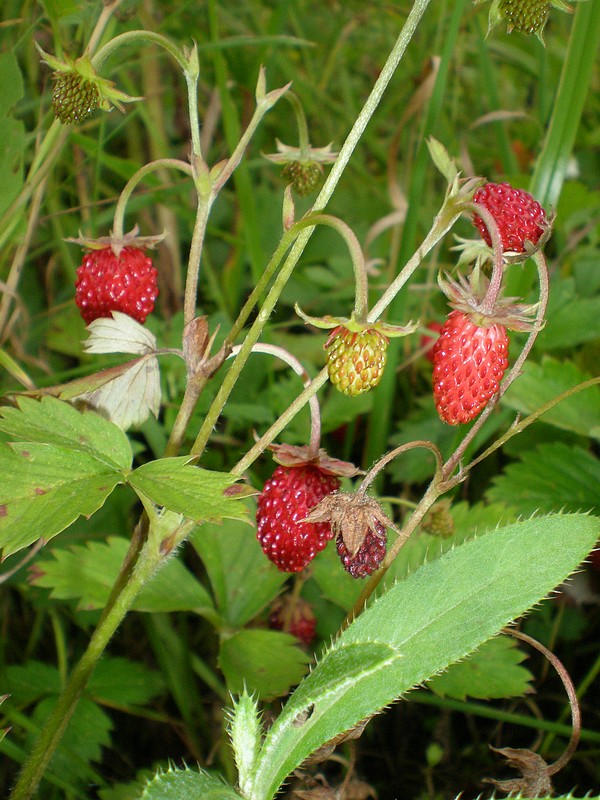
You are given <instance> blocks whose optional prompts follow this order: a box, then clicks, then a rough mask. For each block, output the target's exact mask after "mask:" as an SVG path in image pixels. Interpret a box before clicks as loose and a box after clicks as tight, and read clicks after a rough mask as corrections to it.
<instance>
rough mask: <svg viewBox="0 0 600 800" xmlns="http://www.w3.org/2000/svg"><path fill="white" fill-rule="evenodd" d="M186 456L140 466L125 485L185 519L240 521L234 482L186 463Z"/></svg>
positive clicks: (244, 513)
mask: <svg viewBox="0 0 600 800" xmlns="http://www.w3.org/2000/svg"><path fill="white" fill-rule="evenodd" d="M189 461H190V459H189V457H188V456H183V457H180V458H160V459H158V460H156V461H150V462H149V463H147V464H143V465H142V466H141V467H138V468H137V469H136V470H134V472H132V473H131V474H130V475H129V477H128V483H129V484H130V485H131V486H132V487H133V488H134V489H135V490H136V492H138V493H140V492H141V493H142V494H144V495H146V497H148V498H150V500H152V502H153V503H156V504H157V505H159V506H164V507H165V508H168V509H169V510H170V511H174V512H175V513H177V514H183V516H184V517H187V518H188V519H193V520H196V521H197V522H204V521H207V520H221V519H223V517H230V518H233V519H244V518H245V517H246V516H247V510H246V508H245V506H244V505H243V504H242V503H240V502H239V498H240V494H239V493H238V492H237V489H238V488H239V489H240V490H241V493H242V494H244V493H245V491H244V488H243V487H241V486H240V487H234V484H235V483H236V481H237V478H236V477H235V476H233V475H231V474H230V473H228V472H211V471H209V470H207V469H201V468H200V467H196V466H194V465H193V464H190V463H189Z"/></svg>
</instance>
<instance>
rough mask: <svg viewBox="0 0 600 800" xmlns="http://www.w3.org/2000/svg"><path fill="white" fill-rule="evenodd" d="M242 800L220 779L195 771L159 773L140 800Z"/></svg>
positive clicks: (175, 770)
mask: <svg viewBox="0 0 600 800" xmlns="http://www.w3.org/2000/svg"><path fill="white" fill-rule="evenodd" d="M200 798H201V800H240V795H239V794H238V793H237V792H236V791H234V790H233V789H232V787H231V786H227V785H226V784H225V783H223V781H222V780H220V778H215V777H213V776H212V775H208V774H207V773H206V772H198V771H196V770H193V769H173V768H171V769H169V771H168V772H159V773H158V775H156V776H155V777H154V778H153V779H152V780H151V781H150V782H149V783H148V785H147V786H146V788H145V789H144V791H143V792H142V794H141V796H140V798H139V800H200Z"/></svg>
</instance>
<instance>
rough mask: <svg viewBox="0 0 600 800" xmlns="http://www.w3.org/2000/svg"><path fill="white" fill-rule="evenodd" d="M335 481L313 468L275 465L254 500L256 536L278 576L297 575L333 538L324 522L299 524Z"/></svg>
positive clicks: (332, 487) (337, 485) (332, 476)
mask: <svg viewBox="0 0 600 800" xmlns="http://www.w3.org/2000/svg"><path fill="white" fill-rule="evenodd" d="M339 486H340V482H339V479H338V478H336V477H335V476H334V475H328V474H327V473H326V472H324V471H323V470H321V469H319V467H317V466H315V465H314V464H305V465H303V466H298V467H285V466H283V465H279V466H278V467H277V468H276V469H275V472H274V473H273V475H272V476H271V478H269V480H268V481H267V482H266V483H265V486H264V489H263V490H262V492H261V494H260V495H259V498H258V507H257V511H256V526H257V530H256V536H257V538H258V541H259V542H260V545H261V547H262V549H263V551H264V553H265V555H266V556H267V558H268V559H269V560H270V561H272V562H273V563H274V564H275V566H276V567H277V568H278V569H280V570H281V571H282V572H300V570H302V569H304V567H306V565H307V564H309V563H310V562H311V561H312V559H313V558H314V557H315V556H316V554H317V553H319V552H320V551H321V550H322V549H323V548H324V547H325V545H326V544H327V542H328V541H329V539H331V538H332V536H333V534H332V531H331V526H330V525H329V523H328V522H316V523H315V522H302V520H303V519H304V518H305V517H306V516H307V514H308V513H309V511H310V510H311V509H312V508H314V506H316V505H317V503H318V502H319V501H320V500H322V499H323V498H324V497H326V496H327V495H328V494H331V492H335V491H336V490H337V489H339Z"/></svg>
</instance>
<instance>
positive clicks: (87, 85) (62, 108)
mask: <svg viewBox="0 0 600 800" xmlns="http://www.w3.org/2000/svg"><path fill="white" fill-rule="evenodd" d="M99 104H100V94H99V92H98V87H97V86H96V84H95V83H92V82H91V81H88V80H86V79H85V78H84V77H83V76H82V75H79V74H78V73H77V72H55V73H54V87H53V89H52V110H53V112H54V116H55V117H56V118H57V119H58V120H60V121H61V122H62V123H63V125H75V124H76V123H78V122H84V121H85V120H86V119H88V117H91V116H92V114H93V113H94V111H95V110H96V109H97V108H98V106H99Z"/></svg>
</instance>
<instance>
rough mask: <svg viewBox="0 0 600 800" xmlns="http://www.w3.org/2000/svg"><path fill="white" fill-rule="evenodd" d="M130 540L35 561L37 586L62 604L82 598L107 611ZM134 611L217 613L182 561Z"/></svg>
mask: <svg viewBox="0 0 600 800" xmlns="http://www.w3.org/2000/svg"><path fill="white" fill-rule="evenodd" d="M128 547H129V541H128V540H127V539H125V538H123V537H116V536H110V537H109V538H108V539H107V540H106V541H105V542H99V541H93V542H88V543H86V544H85V545H75V546H73V547H70V548H69V549H68V550H62V549H55V550H54V551H53V552H52V553H51V555H50V556H49V557H47V558H40V559H39V560H38V562H37V563H36V571H35V575H34V577H33V583H34V584H35V585H36V586H41V587H42V588H44V589H51V590H52V591H51V594H50V596H51V597H52V598H53V599H57V600H77V601H78V607H79V608H81V609H95V608H103V607H104V606H105V605H106V601H107V600H108V596H109V594H110V591H111V589H112V587H113V584H114V582H115V580H116V578H117V575H118V574H119V569H120V567H121V564H122V563H123V561H124V559H125V555H126V553H127V549H128ZM132 609H133V610H134V611H148V612H157V611H164V612H169V611H195V612H196V613H198V614H204V613H206V614H213V613H214V607H213V605H212V601H211V599H210V596H209V594H208V592H207V591H206V589H205V588H204V587H203V586H202V584H201V583H200V582H199V581H198V580H196V578H194V576H193V575H192V574H191V573H190V572H188V570H187V569H186V568H185V567H184V565H183V564H182V563H181V561H179V560H178V559H177V558H171V559H170V560H169V561H168V562H167V563H166V564H165V565H164V567H163V568H162V569H161V570H159V572H157V573H156V575H155V576H154V577H153V578H152V580H151V581H150V582H149V583H147V584H146V585H145V586H144V587H143V589H142V590H141V592H140V594H139V595H138V596H137V598H136V599H135V601H134V603H133V606H132Z"/></svg>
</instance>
